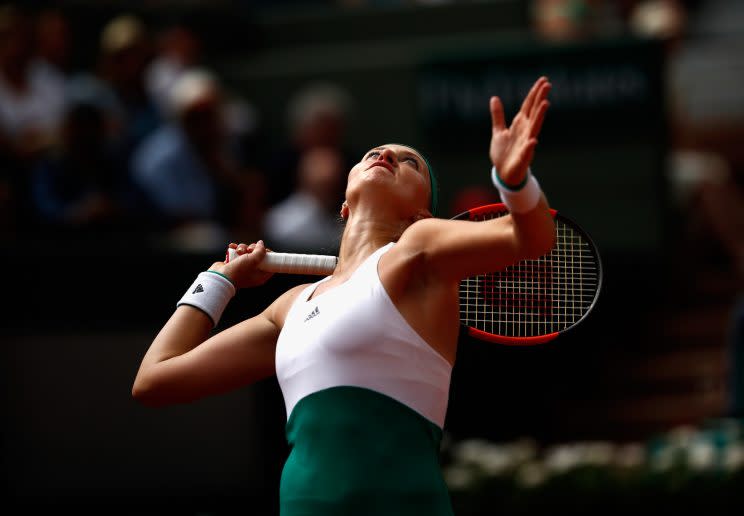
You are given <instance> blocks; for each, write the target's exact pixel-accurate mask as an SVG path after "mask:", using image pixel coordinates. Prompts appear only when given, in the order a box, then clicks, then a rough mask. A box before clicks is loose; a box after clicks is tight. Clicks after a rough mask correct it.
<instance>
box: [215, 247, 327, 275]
mask: <svg viewBox="0 0 744 516" xmlns="http://www.w3.org/2000/svg"><path fill="white" fill-rule="evenodd" d="M237 256H238V253H237V251H236V250H235V249H228V250H227V259H226V260H225V263H229V261H230V260H232V259H234V258H236V257H237ZM337 263H338V258H336V257H335V256H330V255H322V254H294V253H273V252H271V253H266V257H265V258H264V259H263V261H262V262H261V264H260V265H259V266H258V268H259V269H261V270H262V271H266V272H282V273H285V274H313V275H317V276H328V275H330V274H333V271H334V270H335V269H336V264H337Z"/></svg>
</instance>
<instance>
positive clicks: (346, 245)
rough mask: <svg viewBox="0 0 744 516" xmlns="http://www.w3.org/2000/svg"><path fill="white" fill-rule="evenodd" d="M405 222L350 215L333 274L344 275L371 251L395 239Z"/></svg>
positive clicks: (354, 268)
mask: <svg viewBox="0 0 744 516" xmlns="http://www.w3.org/2000/svg"><path fill="white" fill-rule="evenodd" d="M405 226H406V224H402V223H401V222H400V221H398V222H385V221H381V220H379V219H375V218H360V217H356V218H355V217H353V216H351V217H350V220H349V221H348V222H347V224H346V228H345V229H344V234H343V237H342V238H341V249H340V251H339V257H338V266H337V267H336V272H334V276H340V277H342V278H343V277H346V276H347V275H349V274H351V273H352V272H353V271H354V270H356V268H357V267H359V265H361V263H362V262H363V261H364V260H365V259H366V258H367V257H368V256H369V255H371V254H372V253H374V252H375V251H376V250H378V249H379V248H380V247H382V246H384V245H385V244H387V243H389V242H393V241H397V240H398V238H400V235H401V233H403V230H404V229H405Z"/></svg>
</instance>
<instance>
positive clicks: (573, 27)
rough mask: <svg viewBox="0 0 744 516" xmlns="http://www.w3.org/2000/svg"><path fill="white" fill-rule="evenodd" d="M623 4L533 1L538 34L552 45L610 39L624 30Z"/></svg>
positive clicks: (592, 0) (591, 0) (598, 0)
mask: <svg viewBox="0 0 744 516" xmlns="http://www.w3.org/2000/svg"><path fill="white" fill-rule="evenodd" d="M619 4H620V3H619V2H614V1H608V0H533V1H532V2H531V11H532V19H533V26H534V29H535V32H537V34H539V35H540V36H541V37H543V38H545V39H548V40H552V41H573V40H579V39H586V38H589V37H594V36H608V35H610V34H611V33H618V32H619V31H621V30H622V20H621V16H620V14H621V13H620V11H619V8H620V7H621V5H619Z"/></svg>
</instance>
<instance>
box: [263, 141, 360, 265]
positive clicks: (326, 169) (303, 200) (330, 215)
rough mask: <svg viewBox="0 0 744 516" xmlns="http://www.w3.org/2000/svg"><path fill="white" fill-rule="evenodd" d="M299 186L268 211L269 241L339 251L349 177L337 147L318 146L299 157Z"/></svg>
mask: <svg viewBox="0 0 744 516" xmlns="http://www.w3.org/2000/svg"><path fill="white" fill-rule="evenodd" d="M298 172H299V174H298V176H299V177H298V179H299V181H298V188H297V191H295V192H294V193H293V194H292V195H290V196H289V197H288V198H286V199H285V200H283V201H282V202H280V203H279V204H277V205H276V206H274V207H273V208H271V209H270V210H269V212H268V213H267V214H266V219H265V222H264V233H265V236H266V241H267V242H268V244H269V245H270V246H274V247H275V248H276V249H277V250H281V251H287V252H307V253H322V254H336V253H338V246H339V243H340V241H341V240H340V238H341V230H342V226H341V224H340V218H339V210H340V209H341V203H342V202H343V187H344V183H345V177H346V168H345V162H344V158H343V156H342V155H341V153H340V152H339V151H338V149H335V148H332V147H315V148H313V149H310V150H307V151H306V152H305V153H304V154H303V155H302V156H301V158H300V162H299V170H298Z"/></svg>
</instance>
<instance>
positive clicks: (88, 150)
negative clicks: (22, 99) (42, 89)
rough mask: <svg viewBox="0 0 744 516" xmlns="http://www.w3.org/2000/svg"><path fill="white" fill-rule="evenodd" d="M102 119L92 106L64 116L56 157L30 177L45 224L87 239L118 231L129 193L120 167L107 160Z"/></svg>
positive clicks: (81, 105)
mask: <svg viewBox="0 0 744 516" xmlns="http://www.w3.org/2000/svg"><path fill="white" fill-rule="evenodd" d="M104 123H105V122H104V114H103V113H102V111H101V110H100V109H99V108H98V107H96V106H95V105H92V104H85V103H79V104H76V105H73V106H71V107H70V109H69V110H68V112H67V114H66V116H65V118H64V122H63V124H62V130H61V134H60V145H59V148H58V149H56V150H55V152H52V153H49V155H48V156H47V157H46V158H45V159H43V160H41V161H40V162H39V164H38V165H36V167H35V169H34V173H33V177H32V179H33V183H32V184H33V189H32V193H33V199H34V204H35V207H36V209H37V211H38V213H39V218H40V219H41V220H42V221H43V223H44V224H46V225H49V226H51V227H53V228H54V229H55V230H61V229H73V230H75V231H77V232H82V233H81V234H83V233H86V234H87V232H89V231H96V230H99V231H100V230H108V229H112V228H121V226H122V224H123V223H124V222H125V221H126V219H125V216H126V212H125V210H124V205H125V204H124V198H125V196H126V194H127V192H128V188H127V186H126V185H125V184H124V179H125V175H124V174H123V170H121V168H122V167H120V165H119V164H118V163H117V162H116V161H115V160H114V159H113V157H112V156H111V155H110V153H109V152H107V151H108V148H107V145H106V139H105V132H104Z"/></svg>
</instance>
